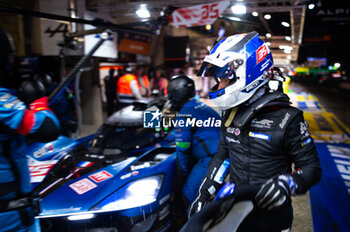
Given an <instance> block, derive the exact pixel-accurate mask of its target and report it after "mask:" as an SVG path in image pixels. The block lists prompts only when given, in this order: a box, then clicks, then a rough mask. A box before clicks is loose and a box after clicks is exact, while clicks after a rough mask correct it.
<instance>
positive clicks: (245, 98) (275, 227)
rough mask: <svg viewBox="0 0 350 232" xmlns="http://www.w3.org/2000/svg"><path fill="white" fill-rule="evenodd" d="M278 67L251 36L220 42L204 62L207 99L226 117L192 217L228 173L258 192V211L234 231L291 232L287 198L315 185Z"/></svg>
mask: <svg viewBox="0 0 350 232" xmlns="http://www.w3.org/2000/svg"><path fill="white" fill-rule="evenodd" d="M276 70H278V69H276V68H274V66H273V59H272V54H271V51H270V49H269V48H268V46H267V45H266V44H265V43H264V42H263V41H262V40H261V39H259V35H258V33H256V32H251V33H246V34H237V35H233V36H229V37H227V38H223V39H222V40H221V41H219V42H218V43H216V44H215V45H214V46H213V49H212V50H211V52H210V54H209V55H208V56H206V57H205V58H204V62H203V64H202V66H201V69H200V71H199V75H200V76H208V77H214V78H216V80H217V82H218V83H217V84H216V85H215V86H214V87H213V88H212V89H211V90H210V92H209V97H210V98H211V100H212V101H213V102H214V103H215V104H216V105H217V106H218V107H220V109H221V110H222V111H223V112H224V114H223V116H222V125H221V132H220V143H219V148H218V152H217V153H216V155H215V156H214V158H213V161H212V162H211V164H210V167H209V170H208V173H207V175H206V177H205V179H204V181H203V183H202V184H201V188H200V190H199V194H198V197H197V198H196V200H195V201H194V203H193V204H192V206H191V209H190V216H191V215H193V214H194V213H196V212H198V211H200V210H201V209H202V208H203V206H204V205H205V204H207V202H208V200H209V198H210V196H211V195H213V194H214V193H215V192H216V190H218V188H220V186H221V184H222V183H223V173H224V172H222V170H224V169H229V173H230V182H231V183H232V184H235V186H236V189H238V188H241V187H244V186H248V185H256V186H258V189H259V191H258V192H257V194H256V195H255V202H256V204H257V206H258V207H254V209H253V210H252V212H251V213H250V214H249V215H248V216H247V217H246V218H245V219H244V221H243V222H242V224H241V225H240V227H239V229H238V231H282V230H288V231H289V229H290V227H291V224H292V218H293V209H292V204H291V196H292V195H295V194H297V195H298V194H304V193H306V191H308V189H309V188H310V187H311V186H313V185H314V184H316V183H317V182H318V181H319V180H320V177H321V168H320V164H319V160H318V155H317V151H316V147H315V145H314V142H313V139H312V137H311V135H310V133H309V131H308V124H307V122H306V121H305V120H304V117H303V112H302V111H301V110H299V109H297V108H294V107H292V106H290V101H289V97H288V96H287V95H286V94H284V93H283V92H282V90H281V88H280V84H278V83H279V81H280V80H283V78H282V77H281V76H280V73H279V72H278V71H276ZM276 82H277V84H276ZM226 159H229V164H228V165H227V163H226ZM292 164H294V169H295V170H294V171H293V170H292Z"/></svg>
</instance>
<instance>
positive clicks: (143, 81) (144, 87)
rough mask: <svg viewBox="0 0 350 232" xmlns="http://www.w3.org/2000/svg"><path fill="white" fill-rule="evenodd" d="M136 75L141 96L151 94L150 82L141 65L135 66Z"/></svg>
mask: <svg viewBox="0 0 350 232" xmlns="http://www.w3.org/2000/svg"><path fill="white" fill-rule="evenodd" d="M136 75H137V78H138V83H139V85H140V89H141V95H142V97H149V96H150V95H151V88H150V83H149V79H148V76H147V75H146V72H145V70H144V69H143V67H142V66H139V67H138V68H137V71H136Z"/></svg>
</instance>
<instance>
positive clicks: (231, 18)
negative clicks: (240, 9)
mask: <svg viewBox="0 0 350 232" xmlns="http://www.w3.org/2000/svg"><path fill="white" fill-rule="evenodd" d="M228 18H229V19H230V20H232V21H237V22H239V21H241V19H240V18H238V17H228Z"/></svg>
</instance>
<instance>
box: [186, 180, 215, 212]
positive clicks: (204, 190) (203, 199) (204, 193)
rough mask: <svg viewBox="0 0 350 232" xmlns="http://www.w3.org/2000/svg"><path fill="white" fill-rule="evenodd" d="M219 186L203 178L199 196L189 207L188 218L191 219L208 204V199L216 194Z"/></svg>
mask: <svg viewBox="0 0 350 232" xmlns="http://www.w3.org/2000/svg"><path fill="white" fill-rule="evenodd" d="M219 186H220V185H218V184H216V183H214V182H213V181H212V180H208V179H207V177H206V178H204V180H203V182H202V184H201V187H200V188H199V194H198V197H197V198H196V200H194V202H193V203H192V205H191V206H190V209H189V211H188V218H190V217H192V216H193V214H195V213H198V212H199V211H201V210H202V209H203V207H204V206H205V205H206V204H207V203H208V201H209V198H210V197H211V196H212V195H213V194H214V193H215V192H216V190H217V189H218V188H219Z"/></svg>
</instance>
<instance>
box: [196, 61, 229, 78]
mask: <svg viewBox="0 0 350 232" xmlns="http://www.w3.org/2000/svg"><path fill="white" fill-rule="evenodd" d="M197 76H201V77H214V78H223V79H234V78H235V77H236V75H235V71H234V69H233V66H232V63H228V64H226V65H225V66H224V67H222V68H221V67H219V66H216V65H213V64H211V63H208V62H203V64H202V66H201V67H200V69H199V71H198V74H197Z"/></svg>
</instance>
